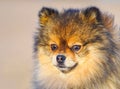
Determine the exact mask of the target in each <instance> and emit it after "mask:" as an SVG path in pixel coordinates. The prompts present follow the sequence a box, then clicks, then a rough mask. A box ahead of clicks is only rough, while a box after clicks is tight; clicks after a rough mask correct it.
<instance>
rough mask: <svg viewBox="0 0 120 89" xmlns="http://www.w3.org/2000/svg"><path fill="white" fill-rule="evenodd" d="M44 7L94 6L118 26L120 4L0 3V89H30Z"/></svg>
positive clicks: (65, 0) (106, 0) (63, 0)
mask: <svg viewBox="0 0 120 89" xmlns="http://www.w3.org/2000/svg"><path fill="white" fill-rule="evenodd" d="M43 6H47V7H54V8H57V9H59V10H63V8H84V7H87V6H97V7H99V8H101V10H102V11H104V12H109V13H110V14H113V15H115V23H116V24H118V25H119V23H120V0H0V89H31V88H30V86H31V76H32V66H33V62H32V45H33V33H34V32H35V31H36V28H37V26H38V17H37V14H38V11H39V10H40V8H41V7H43Z"/></svg>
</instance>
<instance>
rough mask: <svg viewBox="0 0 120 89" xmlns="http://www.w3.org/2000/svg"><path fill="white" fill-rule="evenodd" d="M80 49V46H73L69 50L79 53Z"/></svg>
mask: <svg viewBox="0 0 120 89" xmlns="http://www.w3.org/2000/svg"><path fill="white" fill-rule="evenodd" d="M80 48H81V45H73V46H72V48H71V49H72V50H73V51H79V50H80Z"/></svg>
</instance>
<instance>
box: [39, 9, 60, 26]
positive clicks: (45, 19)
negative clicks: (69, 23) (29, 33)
mask: <svg viewBox="0 0 120 89" xmlns="http://www.w3.org/2000/svg"><path fill="white" fill-rule="evenodd" d="M57 15H58V11H57V10H55V9H52V8H47V7H43V8H42V9H41V11H40V12H39V14H38V16H39V20H40V26H46V25H47V24H49V22H50V21H51V20H53V19H54V18H55V16H57ZM50 23H51V22H50Z"/></svg>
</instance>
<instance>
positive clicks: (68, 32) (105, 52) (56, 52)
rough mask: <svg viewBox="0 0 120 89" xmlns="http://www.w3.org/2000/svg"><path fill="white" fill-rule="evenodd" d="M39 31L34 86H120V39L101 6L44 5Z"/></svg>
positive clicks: (72, 88) (71, 88)
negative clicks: (60, 9) (58, 9)
mask: <svg viewBox="0 0 120 89" xmlns="http://www.w3.org/2000/svg"><path fill="white" fill-rule="evenodd" d="M39 24H40V28H39V29H38V32H37V33H36V35H35V39H34V40H35V43H34V53H35V68H34V78H33V83H34V88H33V89H120V46H119V45H120V39H119V37H120V36H119V33H120V31H119V30H116V29H115V26H114V19H113V16H112V15H108V14H107V13H102V12H101V11H100V10H99V9H98V8H97V7H88V8H85V9H80V10H79V9H68V10H64V11H63V12H58V11H57V10H55V9H52V8H47V7H43V8H42V9H41V11H40V12H39Z"/></svg>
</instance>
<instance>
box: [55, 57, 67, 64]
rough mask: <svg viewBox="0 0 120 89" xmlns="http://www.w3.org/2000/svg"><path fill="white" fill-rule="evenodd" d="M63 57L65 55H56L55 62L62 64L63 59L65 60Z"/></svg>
mask: <svg viewBox="0 0 120 89" xmlns="http://www.w3.org/2000/svg"><path fill="white" fill-rule="evenodd" d="M65 59H66V57H65V56H64V55H58V56H57V57H56V60H57V62H58V63H59V64H63V63H64V61H65Z"/></svg>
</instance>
